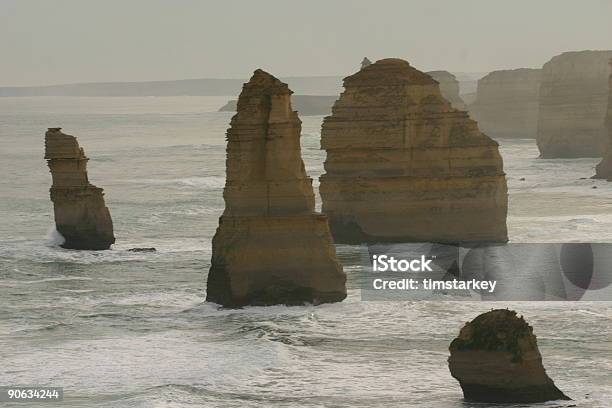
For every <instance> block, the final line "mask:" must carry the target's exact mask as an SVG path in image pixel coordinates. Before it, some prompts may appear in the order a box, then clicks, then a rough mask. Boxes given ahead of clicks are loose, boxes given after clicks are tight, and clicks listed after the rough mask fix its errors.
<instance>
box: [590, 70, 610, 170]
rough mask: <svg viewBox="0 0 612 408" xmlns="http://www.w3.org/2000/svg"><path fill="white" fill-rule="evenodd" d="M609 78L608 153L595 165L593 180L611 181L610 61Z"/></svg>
mask: <svg viewBox="0 0 612 408" xmlns="http://www.w3.org/2000/svg"><path fill="white" fill-rule="evenodd" d="M609 64H610V78H609V79H608V88H609V90H610V91H609V93H608V113H607V114H606V122H605V126H606V129H607V131H608V151H607V152H606V154H605V156H604V158H603V160H602V161H601V163H599V164H598V165H597V168H596V174H595V176H594V178H598V179H607V180H612V59H610V62H609Z"/></svg>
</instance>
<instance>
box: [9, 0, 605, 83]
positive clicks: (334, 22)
mask: <svg viewBox="0 0 612 408" xmlns="http://www.w3.org/2000/svg"><path fill="white" fill-rule="evenodd" d="M581 49H612V0H512V1H509V0H503V1H498V0H461V1H458V0H422V1H421V0H397V1H391V0H366V1H362V0H301V1H292V0H284V1H281V0H278V1H276V0H243V1H236V0H215V1H205V0H163V1H162V0H97V1H96V0H0V52H1V55H2V59H1V63H0V73H1V76H0V86H10V85H46V84H59V83H71V82H89V81H139V80H156V79H158V80H164V79H183V78H204V77H210V78H246V77H247V76H249V75H250V73H251V72H252V71H253V70H254V69H255V68H259V67H261V68H264V69H266V70H269V71H270V72H271V73H273V74H274V75H277V76H293V75H347V74H350V73H352V72H354V71H355V70H356V68H357V67H358V66H359V62H360V61H361V59H362V58H363V56H368V57H369V58H370V59H372V60H375V59H380V58H385V57H401V58H405V59H407V60H408V61H409V62H410V63H411V64H412V65H414V66H415V67H417V68H419V69H422V70H433V69H446V70H449V71H454V72H461V71H464V72H465V71H467V72H469V71H472V72H473V71H476V72H483V71H491V70H495V69H503V68H516V67H540V66H541V65H542V64H543V63H544V62H546V61H547V60H548V59H549V58H550V57H552V56H553V55H555V54H558V53H560V52H562V51H567V50H581Z"/></svg>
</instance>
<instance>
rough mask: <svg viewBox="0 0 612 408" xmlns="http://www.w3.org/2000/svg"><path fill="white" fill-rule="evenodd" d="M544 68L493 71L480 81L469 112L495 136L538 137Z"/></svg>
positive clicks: (485, 131)
mask: <svg viewBox="0 0 612 408" xmlns="http://www.w3.org/2000/svg"><path fill="white" fill-rule="evenodd" d="M540 75H541V70H539V69H529V68H519V69H513V70H502V71H493V72H491V73H490V74H488V75H486V76H485V77H483V78H481V79H480V80H478V89H477V91H476V100H475V101H474V103H473V104H472V105H471V106H470V115H471V116H472V117H473V118H474V120H476V121H477V122H478V127H479V128H480V129H481V130H482V131H483V132H484V133H486V134H487V135H489V136H491V137H492V138H494V139H496V138H529V139H535V137H536V134H537V128H538V109H539V108H538V107H539V101H538V95H539V92H540Z"/></svg>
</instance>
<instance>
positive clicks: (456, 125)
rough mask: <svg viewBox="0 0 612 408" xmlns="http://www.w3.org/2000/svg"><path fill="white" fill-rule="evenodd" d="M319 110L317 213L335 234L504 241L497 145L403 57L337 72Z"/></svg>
mask: <svg viewBox="0 0 612 408" xmlns="http://www.w3.org/2000/svg"><path fill="white" fill-rule="evenodd" d="M344 87H345V91H344V92H343V93H342V95H341V96H340V99H338V101H336V103H335V104H334V107H333V109H332V115H331V116H328V117H326V118H325V120H324V121H323V125H322V131H321V137H322V140H321V145H322V148H323V149H325V150H326V151H327V159H326V161H325V170H326V173H325V174H323V175H322V176H321V179H320V180H321V186H320V192H321V198H322V201H323V213H325V214H327V216H328V217H329V220H330V227H331V229H332V234H333V236H334V240H335V241H336V242H337V243H338V242H341V243H361V242H442V243H458V242H482V241H495V242H500V241H501V242H504V241H507V239H508V238H507V229H506V213H507V205H508V204H507V187H506V178H505V174H504V172H503V163H502V158H501V156H500V154H499V151H498V144H497V143H496V142H495V141H493V140H491V139H490V138H489V137H487V136H486V135H484V134H483V133H481V132H480V131H479V130H478V126H477V124H476V122H474V121H473V120H471V119H470V118H469V116H468V114H467V113H466V112H463V111H459V110H456V109H453V108H452V107H451V105H450V104H449V102H448V101H446V100H445V99H444V98H443V97H442V95H441V93H440V88H439V85H438V83H437V82H436V81H435V80H433V79H432V78H431V76H429V75H427V74H425V73H424V72H421V71H419V70H417V69H415V68H413V67H412V66H410V64H409V63H408V62H406V61H403V60H401V59H384V60H380V61H377V62H376V63H374V64H372V65H370V66H368V67H365V68H363V69H362V70H360V71H359V72H357V73H356V74H354V75H352V76H349V77H347V78H345V79H344Z"/></svg>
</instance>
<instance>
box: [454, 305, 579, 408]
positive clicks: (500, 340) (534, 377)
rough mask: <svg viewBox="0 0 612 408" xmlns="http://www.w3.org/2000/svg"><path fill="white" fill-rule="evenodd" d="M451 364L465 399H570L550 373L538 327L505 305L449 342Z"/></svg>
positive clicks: (516, 400)
mask: <svg viewBox="0 0 612 408" xmlns="http://www.w3.org/2000/svg"><path fill="white" fill-rule="evenodd" d="M449 350H450V357H449V359H448V366H449V368H450V372H451V375H452V376H453V377H454V378H455V379H457V380H458V381H459V384H460V385H461V388H462V389H463V395H464V397H465V399H466V400H470V401H477V402H488V403H536V402H544V401H553V400H569V399H570V398H568V397H567V396H566V395H565V394H563V392H561V391H560V390H559V389H558V388H557V387H556V386H555V384H554V383H553V381H552V380H551V379H550V378H549V377H548V375H547V374H546V370H545V369H544V366H543V365H542V356H541V355H540V351H539V350H538V343H537V340H536V336H535V335H534V334H533V328H532V327H531V326H530V325H529V324H527V322H526V321H525V320H524V319H523V318H522V317H518V316H517V315H516V312H514V311H511V310H505V309H497V310H492V311H490V312H487V313H483V314H481V315H480V316H478V317H476V318H475V319H474V320H472V321H471V322H468V323H466V325H465V326H464V327H463V328H462V329H461V331H460V332H459V336H458V337H457V338H456V339H454V340H453V341H452V343H451V345H450V347H449Z"/></svg>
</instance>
